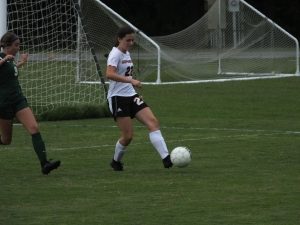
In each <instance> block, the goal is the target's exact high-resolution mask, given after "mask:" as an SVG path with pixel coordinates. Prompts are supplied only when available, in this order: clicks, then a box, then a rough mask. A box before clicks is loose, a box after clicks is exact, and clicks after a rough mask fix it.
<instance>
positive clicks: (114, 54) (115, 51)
mask: <svg viewBox="0 0 300 225" xmlns="http://www.w3.org/2000/svg"><path fill="white" fill-rule="evenodd" d="M121 55H122V52H121V51H120V50H119V49H118V48H117V47H113V48H112V50H111V51H110V53H109V55H108V57H117V56H121Z"/></svg>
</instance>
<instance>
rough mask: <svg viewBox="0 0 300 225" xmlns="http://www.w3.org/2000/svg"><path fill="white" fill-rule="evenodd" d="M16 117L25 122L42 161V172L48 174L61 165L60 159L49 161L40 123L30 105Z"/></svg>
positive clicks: (25, 126) (35, 149) (24, 124)
mask: <svg viewBox="0 0 300 225" xmlns="http://www.w3.org/2000/svg"><path fill="white" fill-rule="evenodd" d="M16 118H17V119H18V120H19V121H20V123H22V124H23V126H24V128H25V129H26V130H27V131H28V133H29V134H30V135H31V139H32V145H33V148H34V151H35V152H36V154H37V156H38V159H39V161H40V163H41V167H42V173H44V174H48V173H49V172H50V171H51V170H53V169H56V168H57V167H59V166H60V161H52V162H49V161H48V160H47V154H46V147H45V143H44V141H43V138H42V135H41V134H40V132H39V128H38V123H37V121H36V119H35V117H34V115H33V113H32V111H31V109H30V108H29V107H26V108H23V109H21V110H19V111H18V112H17V113H16Z"/></svg>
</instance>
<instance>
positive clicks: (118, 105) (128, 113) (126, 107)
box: [109, 94, 148, 120]
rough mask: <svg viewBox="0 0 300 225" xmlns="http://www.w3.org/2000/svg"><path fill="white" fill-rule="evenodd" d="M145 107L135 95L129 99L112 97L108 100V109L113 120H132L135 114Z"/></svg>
mask: <svg viewBox="0 0 300 225" xmlns="http://www.w3.org/2000/svg"><path fill="white" fill-rule="evenodd" d="M146 107H148V105H147V104H146V103H145V102H144V101H143V100H142V99H141V98H140V96H139V95H137V94H136V95H134V96H130V97H123V96H113V97H111V98H110V99H109V109H110V111H111V113H112V115H113V117H114V119H115V120H116V118H117V117H131V118H134V117H135V115H136V114H137V112H139V111H140V110H142V109H143V108H146Z"/></svg>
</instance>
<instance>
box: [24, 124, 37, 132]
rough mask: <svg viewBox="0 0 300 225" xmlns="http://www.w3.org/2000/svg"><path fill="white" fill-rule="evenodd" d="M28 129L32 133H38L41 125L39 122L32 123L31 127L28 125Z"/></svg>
mask: <svg viewBox="0 0 300 225" xmlns="http://www.w3.org/2000/svg"><path fill="white" fill-rule="evenodd" d="M27 130H28V131H29V133H30V134H36V133H38V132H39V126H38V125H37V124H32V125H30V126H29V127H27Z"/></svg>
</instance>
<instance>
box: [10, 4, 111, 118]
mask: <svg viewBox="0 0 300 225" xmlns="http://www.w3.org/2000/svg"><path fill="white" fill-rule="evenodd" d="M7 30H9V31H14V32H15V33H16V34H17V35H18V36H19V37H20V40H21V50H20V52H21V53H22V52H26V53H29V61H28V63H27V64H26V65H25V66H24V67H23V68H22V69H20V77H19V80H20V83H21V86H22V88H23V91H24V92H25V93H24V94H25V95H26V97H27V99H28V101H29V103H30V105H31V107H32V109H33V111H34V113H35V114H36V115H41V114H43V113H44V112H47V111H50V110H53V109H57V108H59V107H66V106H72V107H73V106H75V107H76V106H81V105H84V106H86V105H94V106H96V105H99V106H100V105H102V104H103V103H105V101H106V97H105V87H104V85H102V84H101V83H100V77H99V71H97V67H96V64H95V60H94V56H93V55H92V54H91V46H90V45H89V43H88V40H87V36H86V33H85V31H84V29H83V25H82V21H81V19H80V17H79V16H78V13H77V11H76V7H75V2H74V1H72V0H56V1H52V0H41V1H36V0H26V1H19V0H10V1H8V3H7ZM85 81H93V82H85Z"/></svg>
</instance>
